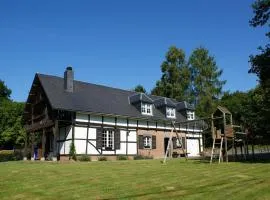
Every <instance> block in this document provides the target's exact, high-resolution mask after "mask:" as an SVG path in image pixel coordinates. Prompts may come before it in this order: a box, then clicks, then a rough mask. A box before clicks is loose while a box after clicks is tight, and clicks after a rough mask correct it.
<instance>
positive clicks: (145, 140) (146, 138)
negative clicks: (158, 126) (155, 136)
mask: <svg viewBox="0 0 270 200" xmlns="http://www.w3.org/2000/svg"><path fill="white" fill-rule="evenodd" d="M151 143H152V138H151V136H144V138H143V147H144V148H145V149H151V146H152V145H151Z"/></svg>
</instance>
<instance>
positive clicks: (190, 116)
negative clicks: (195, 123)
mask: <svg viewBox="0 0 270 200" xmlns="http://www.w3.org/2000/svg"><path fill="white" fill-rule="evenodd" d="M194 119H195V112H194V111H190V110H188V111H187V120H194Z"/></svg>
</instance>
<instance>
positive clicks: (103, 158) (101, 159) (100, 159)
mask: <svg viewBox="0 0 270 200" xmlns="http://www.w3.org/2000/svg"><path fill="white" fill-rule="evenodd" d="M107 160H108V159H107V157H105V156H100V157H98V161H107Z"/></svg>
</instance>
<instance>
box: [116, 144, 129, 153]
mask: <svg viewBox="0 0 270 200" xmlns="http://www.w3.org/2000/svg"><path fill="white" fill-rule="evenodd" d="M126 145H127V143H125V142H123V143H120V149H117V150H116V154H126V149H127V146H126Z"/></svg>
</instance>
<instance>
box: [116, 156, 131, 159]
mask: <svg viewBox="0 0 270 200" xmlns="http://www.w3.org/2000/svg"><path fill="white" fill-rule="evenodd" d="M116 159H117V160H128V157H127V156H117V158H116Z"/></svg>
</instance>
